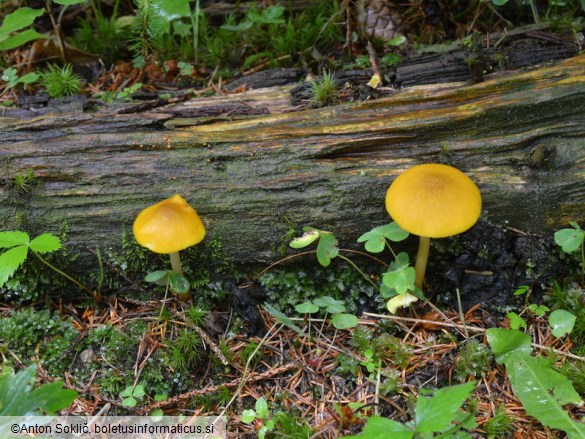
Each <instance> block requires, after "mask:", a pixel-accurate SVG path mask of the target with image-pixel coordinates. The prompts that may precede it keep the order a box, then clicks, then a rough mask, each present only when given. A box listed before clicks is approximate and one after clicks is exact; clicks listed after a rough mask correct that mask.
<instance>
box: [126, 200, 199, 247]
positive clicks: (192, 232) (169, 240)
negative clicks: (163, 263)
mask: <svg viewBox="0 0 585 439" xmlns="http://www.w3.org/2000/svg"><path fill="white" fill-rule="evenodd" d="M132 230H133V232H134V237H135V238H136V241H138V244H140V245H141V246H143V247H146V248H148V249H150V250H152V251H153V252H155V253H163V254H168V253H175V252H178V251H180V250H183V249H185V248H187V247H191V246H192V245H195V244H197V243H199V242H201V241H202V240H203V238H204V237H205V226H204V225H203V222H202V221H201V218H199V215H197V212H195V209H193V208H192V207H191V206H189V204H188V203H187V202H186V201H185V199H184V198H183V197H181V196H180V195H178V194H177V195H173V196H172V197H171V198H167V199H166V200H163V201H161V202H160V203H156V204H153V205H152V206H150V207H147V208H146V209H144V210H143V211H142V212H140V213H139V214H138V216H137V217H136V220H135V221H134V226H133V227H132Z"/></svg>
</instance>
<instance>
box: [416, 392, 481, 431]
mask: <svg viewBox="0 0 585 439" xmlns="http://www.w3.org/2000/svg"><path fill="white" fill-rule="evenodd" d="M474 389H475V383H474V382H469V383H465V384H459V385H456V386H450V387H445V388H443V389H439V390H437V391H436V392H435V394H434V395H433V396H432V397H431V398H425V397H419V398H418V400H417V402H416V414H415V418H416V432H420V433H427V432H440V431H443V430H445V429H446V428H447V427H449V425H450V424H451V422H453V420H454V419H455V417H456V415H457V412H458V411H459V409H460V408H461V406H462V405H463V403H464V402H465V400H466V399H467V398H469V396H470V395H471V393H472V392H473V390H474Z"/></svg>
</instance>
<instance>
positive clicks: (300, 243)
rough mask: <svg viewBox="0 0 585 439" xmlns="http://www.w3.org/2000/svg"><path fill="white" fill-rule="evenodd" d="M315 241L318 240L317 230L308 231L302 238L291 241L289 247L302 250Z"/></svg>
mask: <svg viewBox="0 0 585 439" xmlns="http://www.w3.org/2000/svg"><path fill="white" fill-rule="evenodd" d="M317 239H319V230H317V229H309V230H307V231H305V233H304V234H303V236H301V237H299V238H295V239H293V240H292V241H291V242H290V244H289V245H290V246H291V247H292V248H304V247H307V246H308V245H311V244H312V243H313V242H315V241H316V240H317Z"/></svg>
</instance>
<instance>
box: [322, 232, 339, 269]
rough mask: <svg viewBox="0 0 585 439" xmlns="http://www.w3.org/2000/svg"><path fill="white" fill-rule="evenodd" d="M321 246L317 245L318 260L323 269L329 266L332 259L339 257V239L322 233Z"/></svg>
mask: <svg viewBox="0 0 585 439" xmlns="http://www.w3.org/2000/svg"><path fill="white" fill-rule="evenodd" d="M319 235H320V238H319V244H318V245H317V260H318V261H319V263H320V264H321V265H322V266H323V267H327V266H329V264H330V263H331V259H334V258H336V257H337V255H339V248H337V239H336V238H335V235H334V234H333V233H329V232H320V234H319Z"/></svg>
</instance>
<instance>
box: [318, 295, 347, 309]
mask: <svg viewBox="0 0 585 439" xmlns="http://www.w3.org/2000/svg"><path fill="white" fill-rule="evenodd" d="M313 303H314V304H315V305H317V306H318V307H319V308H327V307H329V306H336V305H342V306H343V301H342V300H337V299H334V298H333V297H331V296H321V297H317V298H316V299H313Z"/></svg>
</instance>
